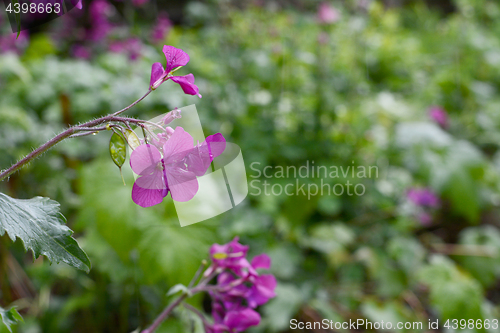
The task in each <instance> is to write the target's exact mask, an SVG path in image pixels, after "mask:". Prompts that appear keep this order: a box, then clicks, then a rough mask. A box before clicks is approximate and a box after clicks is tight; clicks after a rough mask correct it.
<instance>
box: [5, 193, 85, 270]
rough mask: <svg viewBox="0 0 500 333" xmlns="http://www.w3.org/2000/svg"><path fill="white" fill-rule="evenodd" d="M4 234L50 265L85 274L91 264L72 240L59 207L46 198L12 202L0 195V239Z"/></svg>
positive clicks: (11, 199)
mask: <svg viewBox="0 0 500 333" xmlns="http://www.w3.org/2000/svg"><path fill="white" fill-rule="evenodd" d="M5 232H7V234H8V235H9V237H10V238H11V239H12V240H13V241H14V240H15V239H16V238H17V237H19V238H20V239H21V240H22V241H23V243H24V247H25V249H30V250H32V251H33V255H34V257H35V258H38V256H40V254H43V255H44V256H46V257H47V258H48V259H49V260H50V261H51V262H53V261H55V262H56V263H59V262H61V261H62V262H65V263H67V264H68V265H70V266H73V267H75V268H78V269H81V270H84V271H86V272H88V271H89V270H90V260H89V258H88V257H87V255H86V254H85V252H83V250H82V249H81V248H80V247H79V246H78V243H77V242H76V240H75V239H74V238H72V237H71V235H72V234H73V231H71V229H69V228H68V227H67V226H66V225H65V219H64V216H63V215H62V214H61V213H60V212H59V203H58V202H56V201H54V200H50V199H49V198H43V197H35V198H32V199H14V198H11V197H9V196H8V195H5V194H3V193H0V236H2V235H3V234H4V233H5Z"/></svg>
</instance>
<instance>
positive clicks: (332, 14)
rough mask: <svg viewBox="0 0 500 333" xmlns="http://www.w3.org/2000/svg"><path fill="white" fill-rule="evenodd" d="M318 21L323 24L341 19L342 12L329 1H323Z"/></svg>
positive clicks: (319, 8) (319, 9)
mask: <svg viewBox="0 0 500 333" xmlns="http://www.w3.org/2000/svg"><path fill="white" fill-rule="evenodd" d="M317 19H318V22H319V23H321V24H331V23H335V22H337V21H338V20H340V12H339V11H338V10H337V9H335V7H332V6H331V5H330V4H329V3H327V2H322V3H321V4H320V5H319V7H318V13H317Z"/></svg>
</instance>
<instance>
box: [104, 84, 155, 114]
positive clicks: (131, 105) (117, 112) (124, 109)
mask: <svg viewBox="0 0 500 333" xmlns="http://www.w3.org/2000/svg"><path fill="white" fill-rule="evenodd" d="M152 91H153V90H151V89H149V90H148V92H147V93H145V94H144V96H142V97H141V98H139V99H138V100H137V101H135V102H134V103H132V104H130V105H129V106H127V107H126V108H123V109H121V110H120V111H116V112H115V113H113V116H117V115H119V114H120V113H123V112H125V111H127V110H128V109H130V108H131V107H133V106H134V105H136V104H137V103H139V102H140V101H142V100H143V99H144V98H146V96H147V95H149V94H150V93H151V92H152Z"/></svg>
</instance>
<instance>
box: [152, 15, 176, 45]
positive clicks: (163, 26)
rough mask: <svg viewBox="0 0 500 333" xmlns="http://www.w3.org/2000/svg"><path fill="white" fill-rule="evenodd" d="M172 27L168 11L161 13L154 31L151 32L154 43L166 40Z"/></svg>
mask: <svg viewBox="0 0 500 333" xmlns="http://www.w3.org/2000/svg"><path fill="white" fill-rule="evenodd" d="M171 27H172V22H171V21H170V20H169V18H168V15H167V14H166V13H160V14H159V15H158V20H157V21H156V24H155V26H154V27H153V31H152V32H151V40H152V42H153V43H155V44H156V43H159V42H162V41H163V40H165V37H166V36H167V35H168V33H169V31H170V28H171Z"/></svg>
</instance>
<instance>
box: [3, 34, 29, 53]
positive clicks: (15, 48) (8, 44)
mask: <svg viewBox="0 0 500 333" xmlns="http://www.w3.org/2000/svg"><path fill="white" fill-rule="evenodd" d="M29 40H30V36H29V33H28V32H27V31H26V30H23V31H21V32H20V33H19V37H17V33H15V32H14V33H11V34H6V35H5V36H0V53H7V52H15V53H20V51H21V50H22V49H24V48H26V47H27V46H28V44H29Z"/></svg>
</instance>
